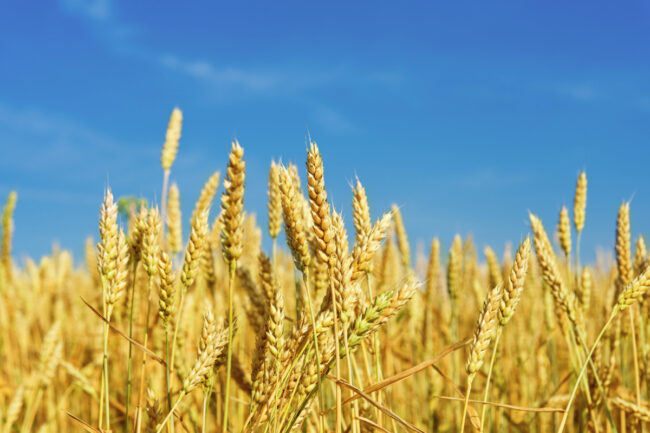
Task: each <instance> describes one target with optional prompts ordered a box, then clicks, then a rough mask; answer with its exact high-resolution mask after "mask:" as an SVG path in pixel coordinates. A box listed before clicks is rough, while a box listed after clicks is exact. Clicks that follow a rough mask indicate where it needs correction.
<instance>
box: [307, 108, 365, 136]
mask: <svg viewBox="0 0 650 433" xmlns="http://www.w3.org/2000/svg"><path fill="white" fill-rule="evenodd" d="M314 116H315V118H314V120H315V121H316V123H317V124H318V125H319V126H320V127H321V128H324V129H326V130H328V131H329V132H332V133H334V134H351V133H355V132H358V131H359V128H358V127H357V126H356V125H354V124H353V123H352V122H351V121H350V120H349V119H348V118H346V117H345V116H344V115H343V114H341V113H340V112H338V111H336V110H333V109H331V108H329V107H318V108H316V109H315V112H314Z"/></svg>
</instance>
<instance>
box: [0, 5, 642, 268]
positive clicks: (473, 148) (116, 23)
mask: <svg viewBox="0 0 650 433" xmlns="http://www.w3.org/2000/svg"><path fill="white" fill-rule="evenodd" d="M649 24H650V1H633V2H626V1H623V2H604V1H574V2H554V1H544V2H541V1H540V2H518V1H512V2H503V1H496V2H478V1H476V2H474V1H455V2H399V3H397V2H387V1H373V2H334V1H332V2H321V3H319V4H318V5H316V4H315V3H314V2H303V1H295V2H248V1H241V2H202V1H194V2H184V3H182V4H181V3H179V2H168V1H144V0H143V1H138V2H132V1H131V2H129V1H117V0H61V1H58V2H57V1H50V2H37V3H36V2H29V1H22V2H10V3H7V2H6V3H5V4H4V5H3V6H2V11H1V12H0V149H1V150H2V153H1V154H2V158H0V195H1V196H2V197H3V198H4V197H5V196H6V194H7V193H8V192H9V191H10V190H11V189H16V190H17V191H18V193H19V201H18V206H17V209H16V230H15V252H16V256H17V257H18V258H24V257H25V256H26V255H32V256H36V257H38V256H40V255H42V254H44V253H46V252H47V251H49V250H50V248H51V246H52V243H53V242H55V241H56V242H58V243H59V244H60V245H62V246H63V247H65V248H69V249H72V250H73V251H75V252H77V253H78V252H80V251H81V250H82V244H83V241H84V239H85V237H86V236H88V235H94V236H96V232H97V229H96V226H97V217H98V209H99V205H100V202H101V198H102V191H103V189H104V187H105V186H106V185H107V183H110V185H111V187H112V188H113V190H114V192H115V194H116V195H118V196H121V195H142V196H145V197H148V198H149V199H156V198H159V196H160V192H159V191H160V183H161V178H162V173H161V170H160V165H159V155H160V146H161V143H162V141H163V138H164V132H165V127H166V123H167V119H168V116H169V113H170V111H171V109H172V108H173V107H174V106H179V107H180V108H181V109H182V110H183V112H184V116H185V122H184V130H183V137H182V140H181V148H180V153H179V156H178V159H177V161H176V164H175V165H174V167H173V172H172V179H173V180H175V181H177V182H178V184H179V186H180V188H181V195H182V200H183V207H184V211H185V215H189V213H190V209H191V206H192V203H193V201H194V200H195V199H196V197H197V196H198V192H199V189H200V187H201V185H202V183H203V181H204V180H205V179H207V177H208V176H209V175H210V173H211V172H212V171H214V170H216V169H222V170H223V168H224V165H225V163H226V157H227V151H228V148H229V143H230V140H231V139H232V138H233V137H235V136H236V137H237V138H238V139H239V141H240V142H241V144H242V145H243V146H244V148H245V150H246V157H247V162H248V173H247V181H248V183H247V196H246V207H247V209H248V210H250V211H256V212H257V213H258V216H259V219H260V222H261V223H262V224H265V223H266V215H265V212H264V208H265V190H266V177H267V167H268V163H269V161H270V159H271V158H273V157H275V158H280V157H282V159H283V160H284V161H295V162H297V163H298V164H299V166H300V167H301V168H302V167H304V159H305V149H306V143H305V140H306V137H307V131H309V133H310V134H311V136H312V137H313V138H314V139H315V140H316V141H317V142H318V143H319V146H320V147H321V152H322V153H323V155H324V161H325V166H326V173H325V174H326V182H327V185H328V190H329V194H330V198H331V199H332V203H333V205H334V206H335V207H336V208H337V209H342V210H343V211H344V213H345V214H346V215H347V216H348V217H350V207H349V201H350V196H351V194H350V191H349V184H350V182H351V181H352V180H353V179H354V177H355V175H358V176H359V177H360V178H361V180H362V182H363V183H364V184H365V185H366V188H367V190H368V194H369V196H370V201H371V207H372V210H373V212H374V215H375V216H378V215H379V213H380V212H382V211H385V210H387V209H388V208H389V206H390V204H391V203H397V204H398V205H400V206H401V207H402V210H403V214H404V219H405V222H406V224H407V228H408V229H409V233H410V235H411V238H412V239H413V241H412V243H413V244H414V245H415V244H416V243H417V242H416V241H417V240H421V241H423V242H426V243H427V244H428V241H429V240H430V239H431V237H433V236H434V235H438V236H440V237H441V239H442V241H443V243H444V245H445V246H447V245H448V244H449V241H450V239H451V237H452V236H453V234H454V233H455V232H461V233H468V232H471V233H473V234H474V237H475V239H476V240H477V242H478V244H479V246H480V247H482V246H483V245H486V244H490V245H492V246H493V247H495V248H497V249H498V250H501V249H502V247H503V245H504V243H505V241H507V240H512V241H514V242H517V241H519V240H520V239H521V238H522V236H524V235H525V233H526V232H527V231H528V225H527V210H528V209H530V210H532V211H534V212H536V213H538V214H539V215H540V216H541V217H542V219H543V220H544V221H545V223H546V225H547V227H548V228H549V230H550V229H552V228H554V226H555V222H556V219H557V214H558V211H559V209H560V207H561V205H562V204H567V205H570V204H571V203H572V200H573V188H574V184H575V179H576V176H577V173H578V171H579V170H582V169H586V170H587V172H588V177H589V198H588V209H587V220H586V221H587V223H586V228H585V232H584V237H583V251H585V252H586V253H585V254H586V255H587V257H588V258H589V257H591V258H593V253H592V252H593V251H594V250H595V248H596V247H597V246H602V247H605V248H611V246H612V244H613V239H614V222H615V218H616V211H617V207H618V205H619V204H620V203H621V201H622V200H624V199H630V198H632V197H633V201H632V228H633V233H634V235H636V234H638V233H648V232H650V222H649V220H648V219H647V217H646V216H647V215H648V214H650V191H649V190H648V187H649V185H648V183H649V182H648V180H650V174H649V172H648V161H649V160H650V150H649V146H648V144H649V143H650V129H649V128H650V25H649Z"/></svg>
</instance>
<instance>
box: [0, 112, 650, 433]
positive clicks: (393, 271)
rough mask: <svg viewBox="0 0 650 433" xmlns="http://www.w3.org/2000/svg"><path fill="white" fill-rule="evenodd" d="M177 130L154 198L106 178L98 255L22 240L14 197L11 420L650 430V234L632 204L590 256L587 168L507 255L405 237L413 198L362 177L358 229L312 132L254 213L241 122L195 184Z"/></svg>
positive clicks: (355, 205) (313, 428) (6, 334)
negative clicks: (381, 201) (180, 167)
mask: <svg viewBox="0 0 650 433" xmlns="http://www.w3.org/2000/svg"><path fill="white" fill-rule="evenodd" d="M181 128H182V113H181V112H180V110H178V109H175V110H174V111H173V112H172V115H171V117H170V120H169V126H168V129H167V131H166V136H165V141H164V145H163V149H162V156H161V161H160V163H161V168H162V176H161V184H162V194H161V197H162V202H161V203H159V204H147V203H142V202H139V201H132V200H131V201H129V200H119V199H118V198H116V197H114V196H113V194H112V192H111V190H110V188H109V187H107V189H106V190H105V191H104V196H103V198H102V197H101V195H100V194H98V198H97V206H98V209H99V223H98V234H97V237H96V239H88V240H87V242H86V250H85V263H74V262H73V259H72V255H71V253H69V252H67V251H63V250H57V251H54V252H53V253H52V254H51V255H50V256H47V257H44V258H43V259H41V261H40V262H39V263H36V262H34V261H32V260H27V261H26V262H25V263H24V265H22V264H21V265H19V264H18V263H17V262H16V261H14V260H12V255H11V247H12V232H13V227H14V224H20V221H14V220H13V211H14V208H15V207H16V206H20V202H19V201H18V196H17V194H16V193H13V192H12V193H11V194H10V195H9V197H8V198H7V201H6V204H5V207H4V212H3V217H2V245H1V250H0V355H1V357H0V359H1V360H2V362H1V364H0V391H1V392H0V428H1V429H2V431H1V433H11V432H23V433H24V432H31V431H34V432H40V433H46V432H66V431H89V432H108V431H112V432H137V433H140V432H148V433H161V432H168V433H174V432H177V433H182V432H202V433H203V432H220V433H225V432H237V433H239V432H243V433H253V432H257V433H289V432H309V433H324V432H336V433H342V432H345V433H367V432H371V431H373V432H390V433H397V432H409V433H421V432H464V431H472V432H480V431H482V432H491V433H496V432H540V433H542V432H563V431H564V432H583V431H586V432H621V433H622V432H636V431H644V429H645V428H647V425H646V424H647V423H650V405H649V403H648V402H647V400H648V399H649V398H650V396H649V394H650V350H649V349H650V342H648V341H646V335H648V332H649V330H650V328H649V327H648V323H647V322H646V321H645V318H646V317H648V311H649V307H650V301H648V299H647V297H646V290H647V289H648V286H650V270H649V269H648V258H647V251H646V246H645V243H644V239H643V238H642V237H639V238H638V239H634V240H633V239H631V236H630V204H629V203H627V202H625V203H622V205H621V207H620V209H619V211H618V218H617V220H616V221H612V229H615V231H616V243H615V260H614V261H611V262H609V261H606V260H600V261H598V262H596V263H593V264H587V263H583V262H582V261H581V260H580V234H581V232H582V230H583V227H584V225H585V224H586V223H587V224H588V222H589V212H588V207H587V175H586V173H584V172H583V173H581V174H580V175H579V176H578V178H577V181H576V185H575V201H574V206H573V209H567V208H566V207H563V208H562V209H561V210H560V212H559V215H558V221H557V224H553V223H551V222H549V221H546V222H545V223H543V222H542V221H541V220H540V219H539V218H538V217H537V216H536V215H535V214H534V213H529V227H527V229H529V231H530V235H529V236H528V237H526V238H524V239H522V240H521V242H520V243H519V244H518V245H513V246H512V247H508V248H506V250H505V251H504V252H503V253H501V252H500V251H499V252H497V251H495V250H493V249H492V248H490V247H486V248H485V249H484V250H483V251H479V250H478V247H477V246H476V245H475V243H474V242H473V241H472V238H471V236H462V235H460V234H459V235H456V237H455V238H454V240H453V243H452V244H451V245H449V246H448V247H444V246H443V245H442V244H441V242H440V241H439V240H438V239H437V238H434V239H433V240H432V241H431V243H430V250H429V251H428V252H427V254H426V255H425V254H423V253H418V254H416V255H415V256H414V257H412V256H411V247H410V244H409V238H408V234H407V231H406V228H405V226H404V224H403V221H402V215H401V210H400V208H399V207H397V206H393V207H392V208H391V209H382V210H376V209H372V210H371V209H369V207H368V199H367V196H366V192H365V189H364V187H363V185H362V183H361V181H359V180H357V181H356V183H355V185H353V187H352V191H351V193H350V200H351V202H352V209H353V215H352V223H353V226H354V233H348V232H347V231H346V225H345V221H344V219H343V216H342V215H341V214H340V213H338V212H337V211H336V210H335V209H333V208H332V207H331V206H330V204H329V202H328V197H327V190H326V187H325V178H324V172H325V170H324V167H323V162H322V157H321V154H320V150H319V148H318V146H317V144H316V143H310V144H309V147H308V150H307V155H306V158H305V160H306V164H305V165H302V164H301V168H298V166H297V165H294V164H287V165H282V164H280V163H276V162H271V163H270V168H269V174H268V214H267V215H263V216H260V217H258V218H256V216H255V215H253V214H250V213H247V212H246V211H245V206H244V202H245V197H246V163H245V160H246V155H245V153H244V148H243V147H242V146H241V145H240V144H239V143H237V142H236V141H235V142H233V143H232V147H231V150H230V153H229V155H228V157H227V168H226V170H225V171H224V172H223V173H219V172H215V173H214V174H213V175H212V176H211V177H209V178H208V179H207V180H206V182H205V185H204V187H203V189H202V190H201V191H200V193H199V192H198V191H195V192H192V191H188V192H183V193H182V195H181V191H180V189H179V187H178V186H177V185H176V184H175V183H171V184H170V173H171V170H172V167H173V163H174V159H175V157H176V154H177V152H178V151H179V150H181V151H182V148H180V149H179V140H180V136H181ZM225 156H226V155H224V158H225ZM155 163H156V161H152V164H155ZM573 187H574V185H567V188H568V189H573ZM197 194H198V199H196V204H195V206H194V210H193V212H192V214H191V215H189V216H188V215H182V214H181V211H180V200H181V197H183V200H194V197H195V196H196V195H197ZM217 202H219V203H217ZM118 203H119V207H118ZM522 211H525V210H522ZM533 211H534V210H533ZM469 229H471V228H468V230H469ZM433 234H434V233H432V235H433ZM263 237H268V238H270V239H271V243H270V245H272V247H271V248H269V249H268V250H264V249H263V248H262V238H263ZM285 240H286V244H285ZM505 241H506V240H505V239H504V242H505ZM604 242H605V240H604Z"/></svg>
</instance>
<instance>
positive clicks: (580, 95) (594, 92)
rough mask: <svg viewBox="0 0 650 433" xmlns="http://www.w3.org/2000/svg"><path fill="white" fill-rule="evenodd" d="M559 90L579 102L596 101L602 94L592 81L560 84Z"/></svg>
mask: <svg viewBox="0 0 650 433" xmlns="http://www.w3.org/2000/svg"><path fill="white" fill-rule="evenodd" d="M557 90H558V91H559V92H560V93H561V94H563V95H565V96H568V97H569V98H571V99H572V100H574V101H578V102H590V101H594V100H596V99H598V98H599V97H600V96H601V94H600V92H599V91H598V89H597V88H596V85H595V84H594V83H593V82H590V81H585V82H579V83H571V84H562V85H559V86H558V88H557Z"/></svg>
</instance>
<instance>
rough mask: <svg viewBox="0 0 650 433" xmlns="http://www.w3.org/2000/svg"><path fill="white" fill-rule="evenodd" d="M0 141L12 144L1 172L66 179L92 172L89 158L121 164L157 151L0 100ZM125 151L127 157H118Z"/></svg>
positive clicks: (56, 116)
mask: <svg viewBox="0 0 650 433" xmlns="http://www.w3.org/2000/svg"><path fill="white" fill-rule="evenodd" d="M0 142H3V143H12V145H13V147H12V150H11V154H12V158H11V159H4V160H0V167H3V170H5V172H18V173H23V174H24V173H34V174H37V175H39V176H41V175H42V176H46V177H48V176H54V175H56V176H57V177H60V178H62V179H68V180H69V179H74V178H79V177H80V176H86V177H88V176H91V177H92V176H93V175H96V173H95V171H96V170H97V167H96V166H94V167H93V166H90V165H89V164H87V161H89V160H100V161H103V164H104V166H105V167H109V166H110V165H111V164H113V165H114V164H119V165H122V166H124V164H127V165H128V164H137V162H138V161H141V160H143V159H145V158H152V157H153V155H154V152H156V151H157V146H153V147H152V146H149V147H142V146H141V147H139V148H138V147H136V146H131V145H129V143H125V142H123V141H120V140H117V139H115V138H113V137H110V136H109V135H107V134H105V133H103V132H102V131H98V130H95V129H93V128H90V127H88V126H85V125H83V124H82V123H79V122H78V121H76V120H73V119H70V118H68V117H65V116H61V115H58V114H54V113H50V112H46V111H43V110H37V109H34V108H20V107H15V106H11V105H8V104H5V103H3V102H1V101H0ZM154 149H155V150H154ZM125 154H128V155H129V156H130V158H122V157H121V156H122V155H125Z"/></svg>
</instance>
